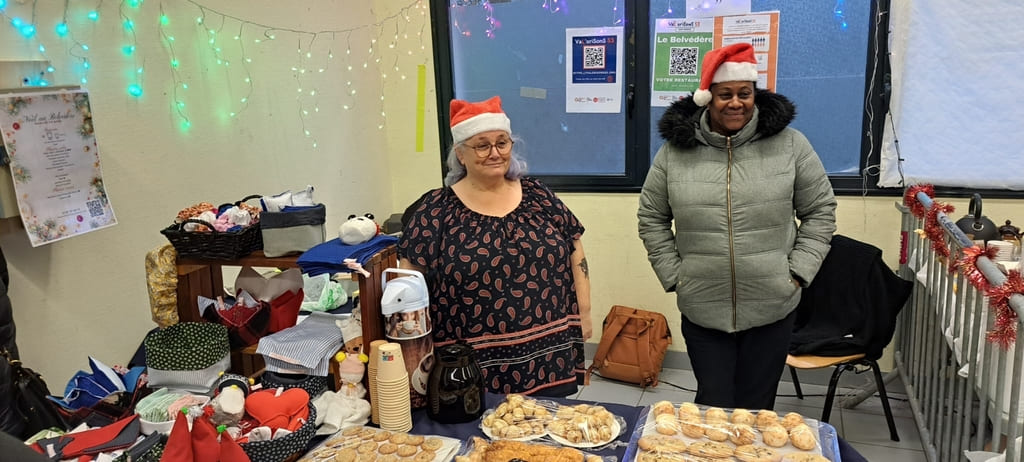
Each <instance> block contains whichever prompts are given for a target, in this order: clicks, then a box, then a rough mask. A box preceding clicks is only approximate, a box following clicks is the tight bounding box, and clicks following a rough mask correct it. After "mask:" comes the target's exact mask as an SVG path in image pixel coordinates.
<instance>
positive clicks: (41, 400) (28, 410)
mask: <svg viewBox="0 0 1024 462" xmlns="http://www.w3.org/2000/svg"><path fill="white" fill-rule="evenodd" d="M0 355H3V357H4V360H5V361H4V362H5V364H6V366H4V367H6V368H7V369H8V371H9V373H10V377H11V391H12V392H13V394H14V400H13V401H14V403H15V405H14V409H13V410H14V412H15V413H16V414H18V415H19V416H20V417H21V420H22V421H23V422H24V424H25V425H24V428H22V431H21V435H20V436H21V439H23V440H24V439H28V438H29V437H31V436H32V435H35V434H36V433H38V432H39V431H40V430H44V429H47V428H51V427H55V428H58V429H60V430H62V431H63V430H67V426H66V424H65V423H64V419H63V418H61V416H60V414H59V413H58V412H57V409H56V408H55V406H56V405H55V404H54V403H52V402H51V401H50V400H49V399H47V398H46V397H47V396H49V395H50V389H49V388H48V387H47V386H46V382H45V381H43V377H42V376H41V375H39V374H38V373H36V372H35V371H33V370H32V369H29V368H27V367H25V366H23V365H22V364H21V361H19V360H17V359H13V358H11V355H10V353H8V352H7V349H3V350H2V351H0Z"/></svg>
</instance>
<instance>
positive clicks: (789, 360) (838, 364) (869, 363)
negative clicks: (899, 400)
mask: <svg viewBox="0 0 1024 462" xmlns="http://www.w3.org/2000/svg"><path fill="white" fill-rule="evenodd" d="M786 365H787V366H789V375H790V376H791V377H792V378H793V388H795V389H796V396H797V398H800V399H804V393H803V390H801V389H800V380H798V379H797V377H796V370H797V369H822V368H825V367H835V370H833V371H832V379H831V380H829V382H828V392H827V393H826V394H825V408H824V409H822V411H821V421H822V422H826V423H827V422H828V419H829V416H831V414H832V402H833V401H834V400H835V397H836V385H837V384H838V383H839V376H840V375H842V374H843V371H847V370H854V371H855V370H856V366H866V367H870V368H871V371H872V372H874V374H875V385H876V386H877V387H878V395H879V397H880V398H881V400H882V409H884V410H885V421H886V423H888V424H889V439H891V440H893V441H899V440H900V437H899V434H897V433H896V423H895V422H894V421H893V418H892V409H891V408H890V407H889V396H888V395H887V394H886V393H885V380H884V379H882V372H881V371H880V370H879V369H878V361H875V360H873V359H867V358H866V357H865V355H864V353H859V354H855V355H849V356H815V355H800V356H793V355H787V356H786Z"/></svg>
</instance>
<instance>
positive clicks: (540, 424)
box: [480, 394, 556, 441]
mask: <svg viewBox="0 0 1024 462" xmlns="http://www.w3.org/2000/svg"><path fill="white" fill-rule="evenodd" d="M555 406H556V405H555V404H554V403H547V402H542V401H538V400H535V399H532V398H527V397H525V396H523V395H519V394H510V395H508V396H507V397H505V400H504V401H502V402H501V403H500V404H498V406H497V407H496V408H494V409H488V410H487V411H486V412H484V415H483V416H482V417H481V419H480V429H481V430H482V431H483V432H484V435H487V437H488V438H490V439H492V440H501V439H504V440H513V441H529V440H535V439H537V438H540V437H542V436H544V435H546V434H547V425H548V423H549V422H551V419H552V413H551V409H553V408H554V407H555Z"/></svg>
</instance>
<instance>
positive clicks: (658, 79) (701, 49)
mask: <svg viewBox="0 0 1024 462" xmlns="http://www.w3.org/2000/svg"><path fill="white" fill-rule="evenodd" d="M739 42H746V43H749V44H751V45H753V47H754V56H755V58H756V59H757V87H758V88H764V89H768V90H771V91H775V73H776V65H777V63H778V55H779V51H778V50H779V12H778V11H763V12H758V13H750V14H741V15H733V16H716V17H714V18H696V19H685V18H661V19H658V21H657V23H656V24H655V30H654V63H653V67H654V69H653V70H652V72H651V80H652V81H651V106H652V107H658V106H662V107H664V106H668V105H669V104H671V103H672V102H673V101H676V100H678V99H681V98H684V97H687V96H690V95H691V94H693V92H694V91H696V90H697V88H698V87H700V70H701V65H702V64H703V62H704V54H705V53H707V52H708V51H711V50H712V49H715V48H721V47H723V46H727V45H732V44H734V43H739Z"/></svg>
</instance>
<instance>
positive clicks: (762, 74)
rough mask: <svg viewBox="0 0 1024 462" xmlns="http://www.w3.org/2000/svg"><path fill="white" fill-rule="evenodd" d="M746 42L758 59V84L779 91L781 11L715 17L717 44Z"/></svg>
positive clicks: (721, 45) (717, 45)
mask: <svg viewBox="0 0 1024 462" xmlns="http://www.w3.org/2000/svg"><path fill="white" fill-rule="evenodd" d="M742 42H746V43H749V44H751V45H753V47H754V58H755V59H757V88H764V89H767V90H771V91H775V74H776V66H777V65H778V61H779V12H778V11H761V12H757V13H751V14H741V15H735V16H719V17H716V18H715V48H719V47H724V46H728V45H732V44H734V43H742Z"/></svg>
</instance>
